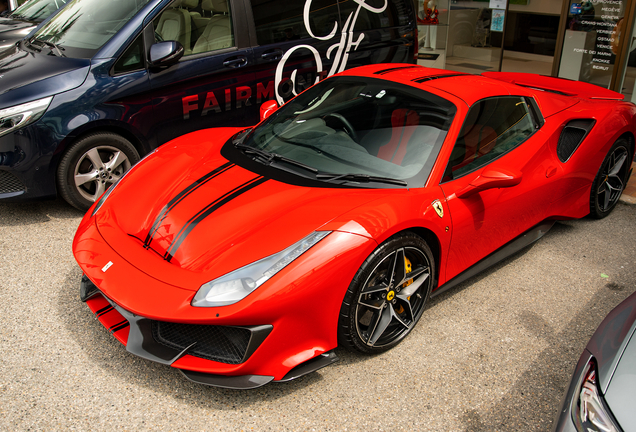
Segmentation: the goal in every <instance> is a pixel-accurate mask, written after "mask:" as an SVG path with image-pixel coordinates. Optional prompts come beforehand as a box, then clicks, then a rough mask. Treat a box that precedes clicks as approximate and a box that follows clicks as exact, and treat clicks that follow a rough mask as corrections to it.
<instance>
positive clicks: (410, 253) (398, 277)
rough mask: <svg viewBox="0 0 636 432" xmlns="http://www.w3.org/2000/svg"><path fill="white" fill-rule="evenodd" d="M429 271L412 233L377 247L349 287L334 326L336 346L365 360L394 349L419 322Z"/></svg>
mask: <svg viewBox="0 0 636 432" xmlns="http://www.w3.org/2000/svg"><path fill="white" fill-rule="evenodd" d="M434 269H435V265H434V261H433V254H432V253H431V250H430V248H429V247H428V245H427V244H426V242H425V241H424V240H423V239H422V238H421V237H419V236H417V235H415V234H413V233H403V234H399V235H397V236H395V237H392V238H390V239H389V240H387V241H386V242H385V243H383V244H382V245H380V247H378V248H377V249H376V250H375V251H374V252H373V253H372V254H371V255H370V256H369V257H368V258H367V259H366V260H365V262H364V263H363V264H362V266H361V267H360V270H358V272H357V273H356V276H355V277H354V278H353V281H352V282H351V284H350V285H349V289H348V290H347V293H346V295H345V298H344V301H343V304H342V307H341V310H340V318H339V321H338V343H339V345H341V346H343V347H346V348H349V349H353V350H356V351H360V352H363V353H368V354H371V353H375V352H381V351H385V350H387V349H389V348H391V347H393V346H395V345H397V344H398V343H399V342H400V341H401V340H402V339H404V337H405V336H406V335H407V334H409V333H410V332H411V330H412V329H413V327H415V324H417V322H418V320H419V319H420V317H421V316H422V312H423V311H424V306H425V305H426V302H427V300H428V296H429V294H430V291H431V288H432V284H433V281H434V280H435V274H434Z"/></svg>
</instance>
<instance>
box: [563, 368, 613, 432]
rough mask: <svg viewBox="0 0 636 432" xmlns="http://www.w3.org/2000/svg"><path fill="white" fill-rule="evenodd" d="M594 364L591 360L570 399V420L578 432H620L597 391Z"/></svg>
mask: <svg viewBox="0 0 636 432" xmlns="http://www.w3.org/2000/svg"><path fill="white" fill-rule="evenodd" d="M597 383H598V380H597V370H596V362H595V361H594V359H593V358H591V359H590V360H589V361H588V362H587V365H586V366H585V369H584V370H583V375H582V377H581V381H580V382H579V385H578V387H577V392H576V393H575V394H574V397H573V398H572V420H573V421H574V425H575V426H576V429H577V430H578V431H579V432H595V431H599V432H601V431H602V432H620V430H621V429H620V428H619V427H618V426H617V425H616V422H615V421H614V418H613V416H612V414H611V413H610V411H609V409H608V407H607V405H606V404H605V400H604V399H603V397H602V396H601V393H600V391H599V390H598V384H597Z"/></svg>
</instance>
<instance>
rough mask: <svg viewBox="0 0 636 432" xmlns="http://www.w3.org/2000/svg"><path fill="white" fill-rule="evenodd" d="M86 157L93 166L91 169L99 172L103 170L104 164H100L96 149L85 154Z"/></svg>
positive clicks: (100, 159)
mask: <svg viewBox="0 0 636 432" xmlns="http://www.w3.org/2000/svg"><path fill="white" fill-rule="evenodd" d="M86 157H88V159H89V160H90V161H91V163H92V164H93V169H95V170H99V169H100V168H104V162H102V158H101V157H100V156H99V151H97V148H92V149H90V150H89V151H87V152H86Z"/></svg>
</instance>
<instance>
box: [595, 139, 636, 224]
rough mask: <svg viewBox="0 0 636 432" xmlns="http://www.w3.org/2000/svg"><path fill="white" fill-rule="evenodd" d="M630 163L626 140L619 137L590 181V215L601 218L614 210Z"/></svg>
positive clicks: (623, 186)
mask: <svg viewBox="0 0 636 432" xmlns="http://www.w3.org/2000/svg"><path fill="white" fill-rule="evenodd" d="M630 165H631V158H630V152H629V146H628V143H627V140H625V139H624V138H621V139H619V140H617V141H616V142H615V143H614V145H613V146H612V147H611V148H610V150H609V152H607V156H605V159H604V160H603V163H602V164H601V167H600V168H599V170H598V173H597V174H596V177H595V178H594V182H593V183H592V192H591V194H590V215H591V216H592V217H594V218H596V219H602V218H604V217H605V216H607V215H608V214H610V213H611V212H612V210H614V207H616V204H617V203H618V200H619V198H620V197H621V194H622V193H623V189H625V183H627V175H628V173H629V168H630Z"/></svg>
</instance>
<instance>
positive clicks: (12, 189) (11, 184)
mask: <svg viewBox="0 0 636 432" xmlns="http://www.w3.org/2000/svg"><path fill="white" fill-rule="evenodd" d="M24 191H25V187H24V185H23V184H22V182H21V181H20V180H18V178H17V177H16V176H14V175H13V174H11V173H10V172H8V171H2V170H0V194H5V193H13V194H16V195H17V194H19V193H21V192H24Z"/></svg>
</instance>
